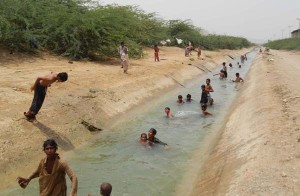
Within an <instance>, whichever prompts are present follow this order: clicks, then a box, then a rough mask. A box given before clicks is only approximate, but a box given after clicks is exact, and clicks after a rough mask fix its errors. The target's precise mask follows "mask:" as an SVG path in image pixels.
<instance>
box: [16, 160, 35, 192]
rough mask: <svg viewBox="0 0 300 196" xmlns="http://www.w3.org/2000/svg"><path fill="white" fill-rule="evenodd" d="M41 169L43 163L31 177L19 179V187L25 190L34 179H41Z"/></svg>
mask: <svg viewBox="0 0 300 196" xmlns="http://www.w3.org/2000/svg"><path fill="white" fill-rule="evenodd" d="M40 168H41V163H40V165H39V166H38V168H37V169H36V170H35V171H34V172H33V173H32V174H31V175H30V176H28V177H27V178H23V177H18V178H17V180H18V183H19V185H20V186H21V187H22V188H23V189H25V188H26V187H27V185H28V184H29V182H30V181H31V180H32V179H34V178H37V177H39V173H40Z"/></svg>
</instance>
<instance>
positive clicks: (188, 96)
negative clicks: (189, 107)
mask: <svg viewBox="0 0 300 196" xmlns="http://www.w3.org/2000/svg"><path fill="white" fill-rule="evenodd" d="M185 101H186V102H192V101H193V99H192V95H191V94H187V95H186V100H185Z"/></svg>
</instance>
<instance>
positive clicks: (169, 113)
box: [165, 107, 174, 118]
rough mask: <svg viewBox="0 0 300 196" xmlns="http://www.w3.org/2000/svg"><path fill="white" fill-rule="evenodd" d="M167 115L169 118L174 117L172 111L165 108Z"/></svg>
mask: <svg viewBox="0 0 300 196" xmlns="http://www.w3.org/2000/svg"><path fill="white" fill-rule="evenodd" d="M165 113H166V117H167V118H173V117H174V115H173V114H172V112H171V109H170V108H169V107H165Z"/></svg>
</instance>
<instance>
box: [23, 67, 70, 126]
mask: <svg viewBox="0 0 300 196" xmlns="http://www.w3.org/2000/svg"><path fill="white" fill-rule="evenodd" d="M67 80H68V74H67V73H66V72H61V73H59V74H56V73H52V72H51V73H50V74H48V75H46V76H42V77H38V78H37V79H36V80H35V83H34V84H33V86H32V87H31V88H30V90H31V91H34V97H33V100H32V104H31V107H30V108H29V110H28V111H27V112H24V115H25V117H26V120H28V121H30V122H33V121H34V120H35V119H36V115H37V114H38V112H39V111H40V109H41V107H42V105H43V103H44V100H45V97H46V92H47V88H48V87H50V86H51V84H53V83H54V82H65V81H67Z"/></svg>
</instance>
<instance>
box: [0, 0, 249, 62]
mask: <svg viewBox="0 0 300 196" xmlns="http://www.w3.org/2000/svg"><path fill="white" fill-rule="evenodd" d="M0 29H1V31H0V43H1V44H2V45H5V46H9V47H11V48H13V49H18V50H22V51H31V50H36V46H38V49H42V48H43V49H46V50H48V51H52V52H54V53H56V54H59V55H64V56H70V57H73V58H75V59H80V58H85V57H91V56H102V57H112V56H118V53H117V48H118V46H119V43H120V42H121V41H125V43H126V45H127V46H128V48H129V55H130V56H131V57H140V56H141V53H142V46H152V45H154V44H157V43H159V42H160V41H161V40H163V39H168V38H169V39H172V44H171V45H177V43H176V42H175V38H180V39H182V40H184V43H183V44H182V45H181V46H184V45H186V44H188V42H189V41H191V42H192V43H193V44H194V45H195V46H196V45H198V44H201V45H203V46H205V47H206V48H208V49H218V48H229V49H236V48H240V47H247V46H248V44H249V42H248V41H247V40H245V39H243V38H234V37H226V36H217V35H209V36H202V35H201V29H200V28H198V27H195V26H194V25H192V23H191V21H189V20H185V21H182V20H171V21H164V20H162V19H159V18H157V16H156V15H155V14H154V13H145V12H144V11H143V10H140V9H139V8H138V7H136V6H118V5H107V6H101V5H99V4H95V3H94V2H93V1H92V0H1V1H0ZM32 43H34V44H32Z"/></svg>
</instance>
